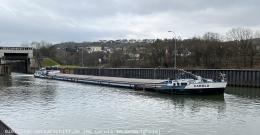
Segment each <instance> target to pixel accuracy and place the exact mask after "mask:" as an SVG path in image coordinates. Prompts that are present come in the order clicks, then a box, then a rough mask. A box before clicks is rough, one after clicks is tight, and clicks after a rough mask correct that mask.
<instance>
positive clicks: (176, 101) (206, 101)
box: [128, 91, 226, 114]
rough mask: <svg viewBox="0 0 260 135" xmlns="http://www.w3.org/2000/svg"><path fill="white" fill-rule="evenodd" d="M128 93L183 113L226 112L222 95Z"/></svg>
mask: <svg viewBox="0 0 260 135" xmlns="http://www.w3.org/2000/svg"><path fill="white" fill-rule="evenodd" d="M128 92H129V93H130V94H132V95H135V96H141V97H142V98H150V99H155V100H158V101H164V102H167V104H168V105H169V106H174V110H178V111H179V110H182V111H183V112H184V111H185V110H187V109H188V110H190V111H191V112H192V113H196V112H200V111H201V110H203V109H205V108H207V109H215V110H216V112H217V113H219V114H221V113H224V112H225V110H226V103H225V98H224V95H169V94H163V93H154V92H142V91H128Z"/></svg>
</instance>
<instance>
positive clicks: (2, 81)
mask: <svg viewBox="0 0 260 135" xmlns="http://www.w3.org/2000/svg"><path fill="white" fill-rule="evenodd" d="M11 79H12V78H11V76H0V86H1V87H0V90H2V89H3V87H9V86H11V85H12V81H11Z"/></svg>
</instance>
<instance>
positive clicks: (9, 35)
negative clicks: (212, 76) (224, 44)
mask: <svg viewBox="0 0 260 135" xmlns="http://www.w3.org/2000/svg"><path fill="white" fill-rule="evenodd" d="M258 5H260V2H258V1H257V0H247V1H243V0H235V1H226V0H212V1H208V0H196V1H195V0H0V20H1V21H0V45H4V44H7V43H22V42H30V41H35V40H46V41H50V42H52V41H55V42H60V41H94V40H99V39H119V38H170V37H171V35H170V34H169V33H167V31H168V30H174V31H175V32H176V34H177V35H181V36H182V37H184V38H187V37H192V36H194V35H201V34H203V33H205V32H207V31H213V32H219V33H222V34H223V33H225V32H226V31H227V30H228V29H230V28H232V27H250V28H253V29H258V28H259V26H260V24H259V22H260V13H258V8H259V7H258Z"/></svg>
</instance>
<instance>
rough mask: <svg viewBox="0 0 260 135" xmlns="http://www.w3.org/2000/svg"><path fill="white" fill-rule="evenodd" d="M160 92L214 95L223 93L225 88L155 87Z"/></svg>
mask: <svg viewBox="0 0 260 135" xmlns="http://www.w3.org/2000/svg"><path fill="white" fill-rule="evenodd" d="M156 91H158V92H162V93H170V94H179V95H188V94H191V95H213V94H214V95H216V94H224V92H225V88H205V89H157V90H156Z"/></svg>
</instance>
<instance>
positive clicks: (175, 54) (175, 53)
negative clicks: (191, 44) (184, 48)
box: [168, 31, 177, 69]
mask: <svg viewBox="0 0 260 135" xmlns="http://www.w3.org/2000/svg"><path fill="white" fill-rule="evenodd" d="M168 32H169V33H173V34H174V39H175V42H174V69H176V68H177V49H176V46H177V36H176V34H175V32H173V31H168Z"/></svg>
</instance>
